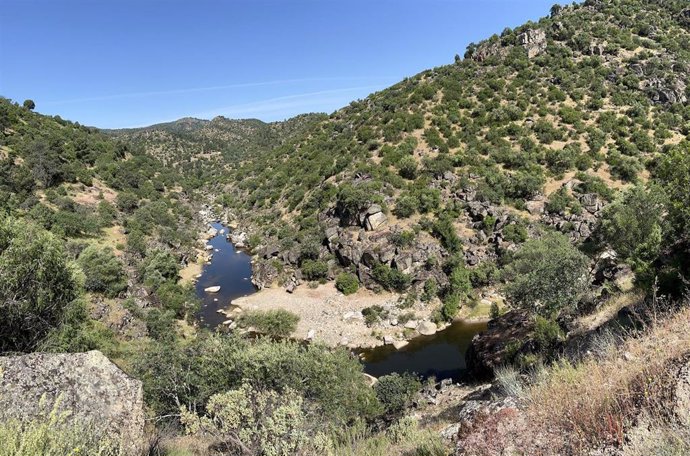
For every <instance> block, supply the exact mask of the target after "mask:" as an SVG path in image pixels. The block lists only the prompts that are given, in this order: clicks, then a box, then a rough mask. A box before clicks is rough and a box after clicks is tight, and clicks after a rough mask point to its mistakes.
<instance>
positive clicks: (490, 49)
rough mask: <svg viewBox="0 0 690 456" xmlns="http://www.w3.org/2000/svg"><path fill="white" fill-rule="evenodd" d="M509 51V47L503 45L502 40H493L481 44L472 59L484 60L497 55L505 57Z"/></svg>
mask: <svg viewBox="0 0 690 456" xmlns="http://www.w3.org/2000/svg"><path fill="white" fill-rule="evenodd" d="M507 53H508V49H507V48H505V47H503V46H502V45H501V43H500V42H491V41H488V42H486V43H483V44H481V45H480V46H479V47H478V48H477V50H476V51H475V52H474V54H473V55H472V59H473V60H476V61H477V62H483V61H484V60H486V59H488V58H489V57H493V56H497V57H499V58H502V57H504V56H505V55H506V54H507Z"/></svg>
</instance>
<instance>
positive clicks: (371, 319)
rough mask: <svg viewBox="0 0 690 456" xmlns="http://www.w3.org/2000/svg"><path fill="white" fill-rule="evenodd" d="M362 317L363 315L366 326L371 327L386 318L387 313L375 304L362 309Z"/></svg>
mask: <svg viewBox="0 0 690 456" xmlns="http://www.w3.org/2000/svg"><path fill="white" fill-rule="evenodd" d="M362 315H364V322H365V323H366V324H367V326H372V325H374V324H376V323H378V322H379V321H381V320H383V319H384V318H387V317H388V311H387V310H385V309H384V308H383V307H381V306H379V305H378V304H377V305H373V306H371V307H365V308H364V309H362Z"/></svg>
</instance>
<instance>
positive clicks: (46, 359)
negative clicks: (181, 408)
mask: <svg viewBox="0 0 690 456" xmlns="http://www.w3.org/2000/svg"><path fill="white" fill-rule="evenodd" d="M0 372H1V373H2V374H1V375H0V391H2V394H0V417H1V418H2V419H18V420H20V421H28V420H31V419H35V418H40V417H42V416H45V414H46V413H50V412H51V410H52V408H53V407H56V408H57V411H58V412H59V413H65V414H66V416H67V420H68V423H69V424H74V425H76V426H84V428H87V427H93V428H95V429H96V431H97V432H100V433H103V434H106V435H109V436H111V438H113V439H115V440H116V441H120V442H121V445H122V447H123V450H124V454H125V455H128V456H129V455H131V456H134V455H137V456H138V455H140V454H142V451H143V449H144V446H145V439H144V400H143V388H142V384H141V382H140V381H139V380H136V379H133V378H131V377H129V376H128V375H127V374H125V373H124V372H122V371H121V370H120V368H119V367H117V366H116V365H115V364H113V363H112V362H111V361H110V360H109V359H108V358H106V357H105V356H104V355H103V354H102V353H101V352H99V351H90V352H87V353H66V354H47V353H33V354H30V355H23V356H7V357H0Z"/></svg>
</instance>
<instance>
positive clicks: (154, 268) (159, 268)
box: [140, 250, 180, 289]
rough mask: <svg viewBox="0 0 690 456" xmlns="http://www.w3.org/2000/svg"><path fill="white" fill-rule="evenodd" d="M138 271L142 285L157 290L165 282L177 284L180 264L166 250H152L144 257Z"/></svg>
mask: <svg viewBox="0 0 690 456" xmlns="http://www.w3.org/2000/svg"><path fill="white" fill-rule="evenodd" d="M140 271H141V275H142V278H143V280H144V283H145V284H146V285H147V286H149V287H151V288H154V289H157V288H158V287H160V286H161V285H163V284H164V283H165V282H167V281H172V282H177V279H178V273H179V271H180V264H179V262H178V261H177V258H175V256H174V255H173V254H172V253H171V252H169V251H168V250H154V251H152V252H150V253H149V254H148V255H147V256H146V259H144V262H143V263H142V265H141V269H140Z"/></svg>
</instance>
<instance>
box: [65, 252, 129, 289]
mask: <svg viewBox="0 0 690 456" xmlns="http://www.w3.org/2000/svg"><path fill="white" fill-rule="evenodd" d="M77 261H78V263H79V265H80V266H81V268H82V270H83V271H84V275H85V276H86V281H85V282H84V287H85V288H86V289H87V290H89V291H94V292H97V293H103V294H104V295H106V296H108V297H110V298H114V297H115V296H117V295H119V294H120V293H122V292H123V291H124V290H126V289H127V278H126V276H125V272H124V269H123V266H122V262H121V261H120V260H119V259H118V258H117V257H116V256H115V254H113V251H112V249H111V248H101V247H98V246H96V245H90V246H88V247H87V248H85V249H84V251H82V252H81V254H80V255H79V258H78V260H77Z"/></svg>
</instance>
